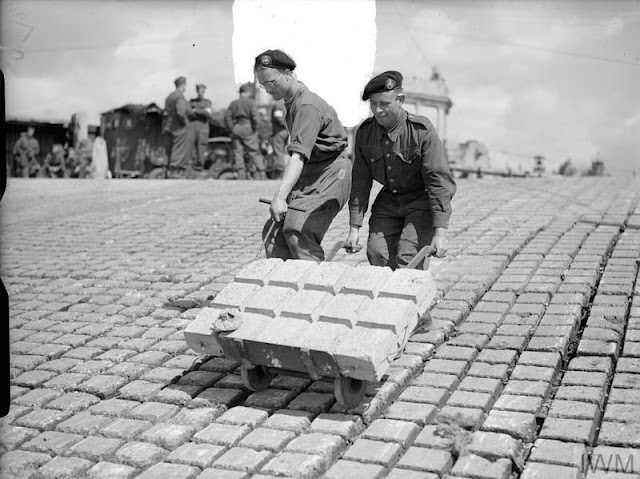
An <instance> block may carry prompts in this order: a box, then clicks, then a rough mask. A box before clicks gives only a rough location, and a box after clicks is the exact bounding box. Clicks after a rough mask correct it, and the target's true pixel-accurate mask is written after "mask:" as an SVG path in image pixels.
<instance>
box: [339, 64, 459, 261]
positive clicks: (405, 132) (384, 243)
mask: <svg viewBox="0 0 640 479" xmlns="http://www.w3.org/2000/svg"><path fill="white" fill-rule="evenodd" d="M362 99H363V100H364V101H366V100H369V104H370V107H371V112H372V113H373V117H371V118H368V119H366V120H365V121H364V122H362V124H361V125H360V127H359V128H358V131H357V133H356V138H355V146H354V157H355V158H354V164H353V187H352V189H351V197H350V199H349V214H350V218H349V225H350V229H349V235H348V237H347V241H346V243H347V247H348V248H350V249H351V251H353V248H354V247H355V246H356V245H357V244H358V241H359V230H360V227H361V226H362V222H363V219H364V215H365V212H366V211H367V207H368V204H369V195H370V192H371V186H372V181H373V180H376V181H377V182H379V183H381V184H382V185H383V188H382V190H381V191H380V193H379V194H378V197H377V198H376V200H375V202H374V204H373V207H372V208H371V218H370V220H369V239H368V242H367V257H368V258H369V262H370V263H371V264H372V265H375V266H389V267H391V268H392V269H396V268H398V267H399V268H402V267H406V266H407V264H408V263H409V262H410V261H411V259H412V258H413V257H414V256H415V255H416V253H417V252H418V251H419V250H420V249H422V248H423V247H424V246H426V245H428V244H431V245H432V246H433V247H435V250H436V251H435V255H436V256H438V257H442V256H444V255H445V253H446V232H447V227H448V225H449V218H450V216H451V199H452V198H453V195H454V194H455V192H456V184H455V181H454V179H453V176H452V175H451V172H450V171H449V165H448V163H447V159H446V157H445V153H444V149H443V147H442V143H441V142H440V138H439V137H438V133H437V132H436V130H435V128H434V127H433V125H432V124H431V122H430V121H429V120H428V119H427V118H425V117H423V116H418V115H412V114H409V113H407V112H406V111H405V110H404V109H403V108H402V103H403V102H404V95H403V93H402V74H400V72H397V71H387V72H384V73H381V74H380V75H377V76H375V77H373V78H372V79H371V80H370V81H369V83H368V84H367V85H366V87H365V89H364V92H363V94H362Z"/></svg>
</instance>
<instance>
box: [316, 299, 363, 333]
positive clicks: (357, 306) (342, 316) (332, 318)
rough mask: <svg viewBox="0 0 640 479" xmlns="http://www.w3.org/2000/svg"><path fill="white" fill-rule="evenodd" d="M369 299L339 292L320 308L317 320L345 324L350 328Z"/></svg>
mask: <svg viewBox="0 0 640 479" xmlns="http://www.w3.org/2000/svg"><path fill="white" fill-rule="evenodd" d="M370 301H371V299H370V298H368V297H366V296H363V295H356V294H342V293H341V294H339V295H337V296H335V297H334V298H333V299H332V300H331V301H329V302H328V303H327V304H325V305H324V306H323V307H322V308H321V309H320V313H319V316H318V321H322V322H329V323H339V324H345V325H347V326H349V327H351V328H352V327H353V326H355V324H356V322H357V321H358V318H359V317H360V312H361V311H362V310H363V309H364V308H366V307H367V306H368V303H369V302H370Z"/></svg>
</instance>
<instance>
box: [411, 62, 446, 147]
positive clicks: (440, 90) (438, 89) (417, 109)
mask: <svg viewBox="0 0 640 479" xmlns="http://www.w3.org/2000/svg"><path fill="white" fill-rule="evenodd" d="M402 86H403V90H404V98H405V100H404V107H405V109H406V110H407V111H408V112H409V113H413V114H415V115H423V116H426V117H427V118H429V120H431V123H433V125H434V126H435V127H436V130H437V131H438V136H440V139H441V140H442V142H443V143H445V145H446V142H447V115H448V114H449V110H450V109H451V107H452V106H453V102H452V101H451V98H449V90H448V88H447V85H446V83H445V81H444V78H443V77H442V74H441V73H440V71H439V70H438V68H437V67H434V68H433V72H432V74H431V78H430V79H429V80H426V79H424V78H420V77H415V76H414V77H411V78H405V79H404V81H403V85H402Z"/></svg>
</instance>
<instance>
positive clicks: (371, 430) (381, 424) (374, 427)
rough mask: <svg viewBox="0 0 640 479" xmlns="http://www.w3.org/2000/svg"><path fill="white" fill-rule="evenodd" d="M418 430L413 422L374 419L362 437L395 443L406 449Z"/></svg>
mask: <svg viewBox="0 0 640 479" xmlns="http://www.w3.org/2000/svg"><path fill="white" fill-rule="evenodd" d="M419 431H420V428H419V427H418V426H417V425H416V424H414V423H413V422H408V421H398V420H393V419H376V420H375V421H374V422H373V423H371V424H370V425H369V427H367V429H365V431H364V432H363V433H362V437H363V438H365V439H373V440H377V441H384V442H395V443H398V444H400V445H401V446H402V447H406V446H407V445H408V444H409V443H410V442H411V441H412V440H413V439H414V438H415V437H416V436H417V434H418V432H419Z"/></svg>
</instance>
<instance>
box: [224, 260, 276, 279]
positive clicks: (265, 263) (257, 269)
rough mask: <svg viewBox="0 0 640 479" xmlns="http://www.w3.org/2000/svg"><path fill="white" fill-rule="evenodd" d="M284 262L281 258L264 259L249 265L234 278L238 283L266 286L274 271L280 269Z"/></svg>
mask: <svg viewBox="0 0 640 479" xmlns="http://www.w3.org/2000/svg"><path fill="white" fill-rule="evenodd" d="M282 263H283V261H282V260H281V259H280V258H269V259H266V258H263V259H259V260H256V261H252V262H251V263H249V264H247V265H246V266H245V267H244V268H242V269H241V270H240V272H239V273H238V274H237V275H236V276H235V278H233V281H235V282H236V283H249V284H257V285H258V286H266V285H267V284H268V283H269V277H270V276H271V275H272V273H273V271H274V270H275V269H276V268H278V267H279V266H280V265H281V264H282Z"/></svg>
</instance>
